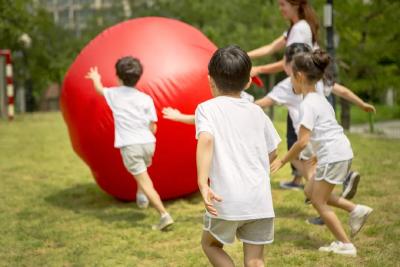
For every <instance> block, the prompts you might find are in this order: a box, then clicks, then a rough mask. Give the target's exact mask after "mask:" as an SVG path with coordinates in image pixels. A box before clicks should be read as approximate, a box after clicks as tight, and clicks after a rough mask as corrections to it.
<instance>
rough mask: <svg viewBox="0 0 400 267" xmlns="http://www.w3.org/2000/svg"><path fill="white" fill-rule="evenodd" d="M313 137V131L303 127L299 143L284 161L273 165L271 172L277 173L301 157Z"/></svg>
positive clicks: (292, 148) (278, 161)
mask: <svg viewBox="0 0 400 267" xmlns="http://www.w3.org/2000/svg"><path fill="white" fill-rule="evenodd" d="M310 136H311V131H310V130H309V129H307V128H306V127H304V126H303V125H301V127H300V131H299V138H298V139H297V142H296V143H294V145H293V146H292V147H291V148H290V150H289V151H288V152H287V153H286V155H285V156H284V157H283V158H282V159H276V160H275V161H274V162H272V164H271V172H272V173H275V172H277V171H278V170H279V169H280V168H282V167H283V166H284V165H285V164H286V163H288V162H290V161H291V160H293V159H295V158H296V157H298V156H299V154H300V152H301V151H302V150H303V149H304V148H305V147H306V146H307V144H308V142H309V140H310Z"/></svg>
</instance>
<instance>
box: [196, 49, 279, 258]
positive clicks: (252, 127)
mask: <svg viewBox="0 0 400 267" xmlns="http://www.w3.org/2000/svg"><path fill="white" fill-rule="evenodd" d="M250 70H251V61H250V58H249V57H248V55H247V53H246V52H244V51H243V50H241V49H240V48H239V47H237V46H228V47H225V48H221V49H218V50H217V51H216V52H215V53H214V55H213V56H212V58H211V60H210V62H209V65H208V71H209V82H210V87H211V89H212V94H213V96H214V97H215V98H213V99H211V100H208V101H206V102H203V103H202V104H200V105H199V106H198V107H197V109H196V112H195V120H196V138H197V139H198V144H197V153H196V159H197V174H198V185H199V189H200V192H201V195H202V197H203V200H204V204H205V208H206V213H205V215H204V231H203V236H202V241H201V244H202V248H203V250H204V252H205V254H206V255H207V257H208V259H209V261H210V262H211V264H212V265H213V266H234V263H233V261H232V259H231V258H230V257H229V256H228V254H227V253H226V252H225V251H224V250H223V246H224V245H225V244H229V243H233V242H234V240H235V236H237V237H238V238H239V239H240V240H241V241H242V242H243V251H244V262H245V266H264V260H263V249H264V245H265V244H269V243H271V242H273V236H274V233H273V232H274V231H273V218H274V216H275V215H274V210H273V206H272V198H271V185H270V180H269V161H272V160H273V158H274V157H275V151H276V148H277V145H278V143H279V142H280V138H279V136H278V134H277V132H276V130H275V128H274V127H273V125H272V123H271V121H270V119H269V118H268V117H267V116H266V115H265V113H264V112H263V111H262V109H261V108H260V107H258V106H257V105H254V104H253V103H251V102H249V101H247V100H246V99H242V98H240V93H241V92H242V90H243V89H245V88H246V87H248V86H249V85H250ZM208 182H210V186H209V183H208Z"/></svg>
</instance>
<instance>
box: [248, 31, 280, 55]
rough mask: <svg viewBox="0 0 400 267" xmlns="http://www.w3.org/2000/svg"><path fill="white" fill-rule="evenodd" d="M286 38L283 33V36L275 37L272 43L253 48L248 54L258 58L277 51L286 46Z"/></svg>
mask: <svg viewBox="0 0 400 267" xmlns="http://www.w3.org/2000/svg"><path fill="white" fill-rule="evenodd" d="M285 44H286V40H285V37H284V36H283V35H282V36H281V37H279V38H277V39H275V40H274V41H273V42H272V43H270V44H268V45H265V46H262V47H260V48H257V49H254V50H251V51H250V52H248V53H247V54H248V55H249V57H250V58H252V59H253V58H258V57H262V56H266V55H270V54H273V53H275V52H276V51H279V50H281V49H282V48H284V47H285Z"/></svg>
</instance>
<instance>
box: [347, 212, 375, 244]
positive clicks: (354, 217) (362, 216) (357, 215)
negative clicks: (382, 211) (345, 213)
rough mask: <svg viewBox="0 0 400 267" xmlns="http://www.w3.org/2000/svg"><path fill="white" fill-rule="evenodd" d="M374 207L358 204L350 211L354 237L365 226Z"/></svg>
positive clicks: (352, 235)
mask: <svg viewBox="0 0 400 267" xmlns="http://www.w3.org/2000/svg"><path fill="white" fill-rule="evenodd" d="M372 210H373V209H371V208H370V207H367V206H364V205H357V206H356V208H355V209H354V210H353V211H352V212H350V219H349V224H350V235H351V237H354V236H355V235H356V234H357V233H358V232H359V231H360V230H361V228H362V227H363V225H364V224H365V222H366V221H367V219H368V216H369V214H370V213H371V212H372Z"/></svg>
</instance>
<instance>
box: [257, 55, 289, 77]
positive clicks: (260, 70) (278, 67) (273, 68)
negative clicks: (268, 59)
mask: <svg viewBox="0 0 400 267" xmlns="http://www.w3.org/2000/svg"><path fill="white" fill-rule="evenodd" d="M283 66H284V61H283V59H282V60H280V61H277V62H274V63H270V64H267V65H262V66H254V67H252V68H251V73H250V75H251V77H254V76H257V75H259V74H268V73H276V72H280V71H283Z"/></svg>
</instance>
